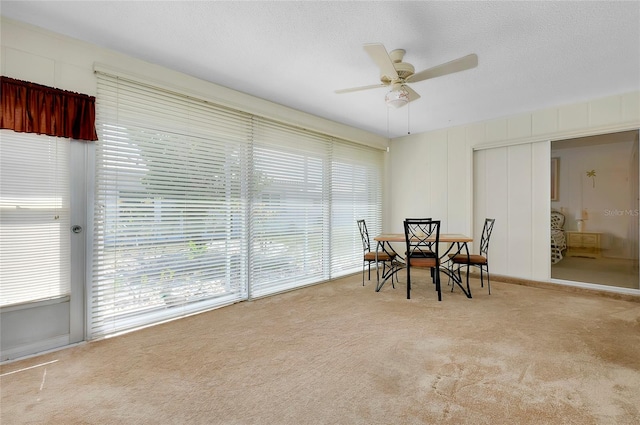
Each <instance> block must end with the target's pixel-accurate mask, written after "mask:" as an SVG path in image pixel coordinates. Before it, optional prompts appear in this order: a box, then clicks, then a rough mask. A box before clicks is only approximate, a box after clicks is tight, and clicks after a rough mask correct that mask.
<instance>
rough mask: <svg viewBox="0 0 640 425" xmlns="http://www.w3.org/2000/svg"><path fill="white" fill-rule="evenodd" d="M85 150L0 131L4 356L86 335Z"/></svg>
mask: <svg viewBox="0 0 640 425" xmlns="http://www.w3.org/2000/svg"><path fill="white" fill-rule="evenodd" d="M88 150H89V145H88V144H87V143H85V142H80V141H75V140H69V139H64V138H59V137H49V136H42V135H36V134H24V133H16V132H13V131H8V130H2V131H1V132H0V326H1V329H0V347H1V350H2V351H1V358H0V360H3V361H4V360H9V359H15V358H18V357H23V356H26V355H29V354H34V353H38V352H41V351H45V350H50V349H53V348H57V347H62V346H65V345H68V344H71V343H74V342H79V341H82V340H83V339H84V282H85V247H86V241H85V234H86V233H85V231H84V229H85V227H86V225H85V222H86V220H85V217H86V205H87V195H86V194H87V190H86V188H87V181H86V178H85V176H86V158H87V157H88V156H87V153H88ZM74 229H75V232H74Z"/></svg>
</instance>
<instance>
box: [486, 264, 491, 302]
mask: <svg viewBox="0 0 640 425" xmlns="http://www.w3.org/2000/svg"><path fill="white" fill-rule="evenodd" d="M487 288H489V295H491V278H490V277H489V264H487Z"/></svg>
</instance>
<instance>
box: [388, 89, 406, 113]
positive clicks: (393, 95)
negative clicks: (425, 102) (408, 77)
mask: <svg viewBox="0 0 640 425" xmlns="http://www.w3.org/2000/svg"><path fill="white" fill-rule="evenodd" d="M384 101H385V102H386V103H387V106H388V107H389V108H396V109H397V108H400V107H402V106H404V105H406V104H407V103H409V92H408V91H407V90H405V88H404V87H400V88H397V89H393V90H391V91H390V92H389V93H387V95H386V96H385V97H384Z"/></svg>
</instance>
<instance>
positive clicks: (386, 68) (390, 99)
mask: <svg viewBox="0 0 640 425" xmlns="http://www.w3.org/2000/svg"><path fill="white" fill-rule="evenodd" d="M364 50H365V52H367V53H368V54H369V56H370V57H371V59H373V61H374V62H375V64H376V65H378V68H380V84H373V85H369V86H362V87H352V88H348V89H341V90H336V91H335V92H336V93H338V94H341V93H351V92H355V91H361V90H369V89H375V88H379V87H389V86H390V87H391V91H390V92H389V93H387V95H386V96H385V101H386V103H387V105H388V106H391V107H394V108H399V107H401V106H404V105H406V104H407V103H409V102H412V101H414V100H416V99H419V98H420V95H419V94H418V93H416V91H415V90H413V89H412V88H411V87H409V86H408V84H410V83H417V82H419V81H424V80H428V79H430V78H435V77H441V76H443V75H447V74H453V73H454V72H460V71H465V70H467V69H471V68H475V67H476V66H478V56H477V55H476V54H475V53H474V54H470V55H467V56H463V57H461V58H458V59H454V60H452V61H450V62H447V63H443V64H441V65H437V66H434V67H433V68H429V69H425V70H424V71H420V72H418V73H416V72H415V69H414V67H413V65H411V64H410V63H407V62H403V61H402V58H403V57H404V54H405V53H406V51H405V50H403V49H396V50H392V51H391V52H390V53H387V49H385V47H384V46H383V45H382V44H380V43H370V44H365V45H364Z"/></svg>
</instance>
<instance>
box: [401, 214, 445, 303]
mask: <svg viewBox="0 0 640 425" xmlns="http://www.w3.org/2000/svg"><path fill="white" fill-rule="evenodd" d="M404 237H405V243H406V253H405V254H406V257H405V262H406V269H407V299H410V298H411V268H413V267H419V268H429V269H431V278H432V279H433V283H435V285H436V292H438V301H442V290H441V288H440V254H439V250H438V246H439V244H440V220H431V219H414V218H409V219H406V220H405V221H404Z"/></svg>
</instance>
